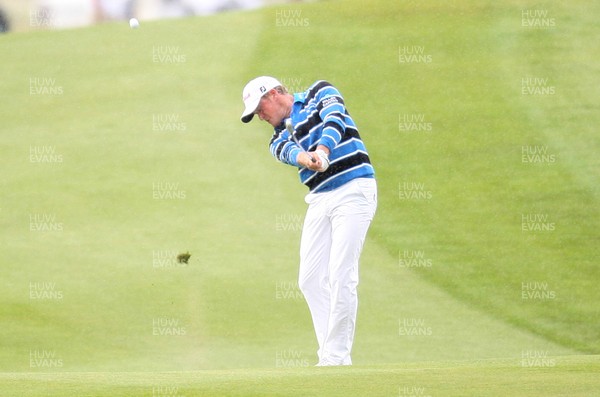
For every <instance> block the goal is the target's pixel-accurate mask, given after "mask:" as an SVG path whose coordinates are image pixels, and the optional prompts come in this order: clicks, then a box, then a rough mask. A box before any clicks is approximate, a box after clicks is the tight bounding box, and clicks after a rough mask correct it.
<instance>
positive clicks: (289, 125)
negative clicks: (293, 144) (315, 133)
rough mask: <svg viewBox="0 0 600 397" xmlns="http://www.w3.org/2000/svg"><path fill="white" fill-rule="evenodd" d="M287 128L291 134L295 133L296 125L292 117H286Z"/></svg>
mask: <svg viewBox="0 0 600 397" xmlns="http://www.w3.org/2000/svg"><path fill="white" fill-rule="evenodd" d="M285 129H286V130H287V132H289V133H290V135H294V125H293V124H292V119H285Z"/></svg>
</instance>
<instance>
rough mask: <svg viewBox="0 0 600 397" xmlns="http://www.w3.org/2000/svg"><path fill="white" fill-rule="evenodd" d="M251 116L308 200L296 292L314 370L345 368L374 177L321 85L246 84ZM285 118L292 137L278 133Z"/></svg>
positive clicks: (333, 97)
mask: <svg viewBox="0 0 600 397" xmlns="http://www.w3.org/2000/svg"><path fill="white" fill-rule="evenodd" d="M242 99H243V101H244V106H245V109H244V112H243V113H242V117H241V120H242V122H244V123H248V122H250V121H251V120H252V118H253V117H254V115H257V116H258V117H259V118H260V119H261V120H263V121H266V122H268V123H269V124H271V125H272V126H273V127H274V128H275V132H274V134H273V137H272V138H271V143H270V149H271V154H272V155H273V156H274V157H275V158H276V159H277V160H278V161H280V162H282V163H285V164H289V165H292V166H295V167H298V170H299V176H300V181H301V182H302V183H303V184H305V185H306V186H307V187H308V189H309V193H308V194H307V195H306V198H305V201H306V203H307V204H308V210H307V212H306V217H305V219H304V226H303V228H302V239H301V242H300V269H299V276H298V286H299V287H300V290H301V291H302V293H303V294H304V297H305V299H306V302H307V303H308V307H309V309H310V313H311V316H312V320H313V325H314V329H315V333H316V336H317V341H318V344H319V350H318V352H317V354H318V357H319V362H318V364H317V366H330V365H351V364H352V359H351V352H352V344H353V341H354V330H355V326H356V311H357V308H358V295H357V286H358V262H359V258H360V254H361V251H362V248H363V243H364V241H365V236H366V234H367V230H368V229H369V225H370V223H371V220H372V219H373V216H374V215H375V210H376V208H377V185H376V182H375V172H374V169H373V166H372V165H371V162H370V160H369V155H368V153H367V150H366V148H365V145H364V143H363V142H362V140H361V138H360V135H359V133H358V129H357V128H356V125H355V124H354V121H353V120H352V118H351V117H350V114H349V113H348V111H347V109H346V106H345V104H344V99H343V98H342V96H341V94H340V92H339V91H338V90H337V89H336V88H335V87H334V86H333V85H331V84H330V83H328V82H326V81H317V82H315V83H314V84H313V85H312V86H311V87H310V88H309V89H308V90H306V91H305V92H302V93H296V94H290V93H288V92H287V90H286V88H285V87H284V86H283V85H282V84H281V83H280V82H279V81H278V80H277V79H275V78H273V77H269V76H262V77H258V78H256V79H254V80H251V81H250V82H249V83H248V84H247V85H246V86H245V87H244V90H243V93H242ZM288 118H290V119H291V122H292V125H293V126H294V129H295V137H296V138H297V141H298V142H299V144H300V145H301V147H299V146H298V144H296V143H295V142H294V140H292V139H291V135H290V133H289V132H288V131H287V130H286V128H285V120H286V119H288Z"/></svg>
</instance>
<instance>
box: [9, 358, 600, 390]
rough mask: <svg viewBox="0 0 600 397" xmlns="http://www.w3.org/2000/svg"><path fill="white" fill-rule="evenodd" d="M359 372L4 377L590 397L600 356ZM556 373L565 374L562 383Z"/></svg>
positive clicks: (35, 386) (69, 382)
mask: <svg viewBox="0 0 600 397" xmlns="http://www.w3.org/2000/svg"><path fill="white" fill-rule="evenodd" d="M545 360H546V361H545V363H546V364H544V366H540V367H526V366H524V365H523V363H522V362H520V361H517V360H493V361H479V362H467V363H465V362H435V363H429V362H424V363H417V364H412V365H409V364H406V365H385V366H370V367H361V366H358V367H352V368H347V367H346V368H319V369H316V368H295V369H253V370H241V369H239V370H227V371H226V370H221V371H201V372H195V371H188V372H160V373H151V374H149V373H144V372H130V373H108V372H84V373H62V374H32V373H10V374H0V382H2V383H3V384H5V385H7V386H9V387H12V390H13V392H11V393H8V394H5V395H6V396H8V397H10V396H19V397H27V396H39V395H41V394H42V393H43V395H45V396H49V397H52V396H63V395H65V393H68V395H77V396H81V397H88V396H90V397H91V396H105V395H110V396H114V397H119V396H123V397H125V396H317V395H318V396H332V397H335V396H340V397H343V396H365V395H369V396H374V397H379V396H381V397H387V396H399V397H403V396H406V397H407V396H447V395H451V396H473V395H477V396H502V395H511V396H532V397H535V396H539V397H545V396H549V395H551V396H574V397H575V396H590V395H594V393H596V392H597V387H598V382H597V381H595V380H594V378H593V377H594V373H597V371H598V370H599V369H600V368H599V364H598V358H597V356H596V357H594V356H569V357H549V358H547V359H545ZM556 374H560V376H559V377H557V376H556Z"/></svg>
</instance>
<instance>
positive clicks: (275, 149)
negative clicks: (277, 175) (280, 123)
mask: <svg viewBox="0 0 600 397" xmlns="http://www.w3.org/2000/svg"><path fill="white" fill-rule="evenodd" d="M269 148H270V150H271V154H272V155H273V157H275V159H276V160H278V161H281V162H282V163H284V164H289V165H293V166H296V167H298V162H297V161H296V159H297V158H298V154H300V152H301V151H302V150H300V148H299V147H298V145H296V143H295V142H294V141H292V140H291V139H290V134H289V133H288V132H287V130H285V129H282V130H278V129H277V128H276V129H275V133H274V134H273V137H272V138H271V144H270V145H269Z"/></svg>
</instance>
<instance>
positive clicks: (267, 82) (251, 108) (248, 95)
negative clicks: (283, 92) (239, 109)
mask: <svg viewBox="0 0 600 397" xmlns="http://www.w3.org/2000/svg"><path fill="white" fill-rule="evenodd" d="M280 85H281V83H280V82H279V81H278V80H277V79H276V78H274V77H269V76H261V77H257V78H255V79H254V80H250V82H249V83H248V84H246V86H245V87H244V91H242V100H243V101H244V106H245V107H246V108H245V109H244V113H242V117H241V118H240V120H242V122H243V123H248V122H250V121H251V120H252V117H254V112H255V111H256V108H257V107H258V103H259V102H260V98H262V97H263V95H265V94H266V93H267V92H269V91H271V90H272V89H273V88H275V87H279V86H280Z"/></svg>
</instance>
